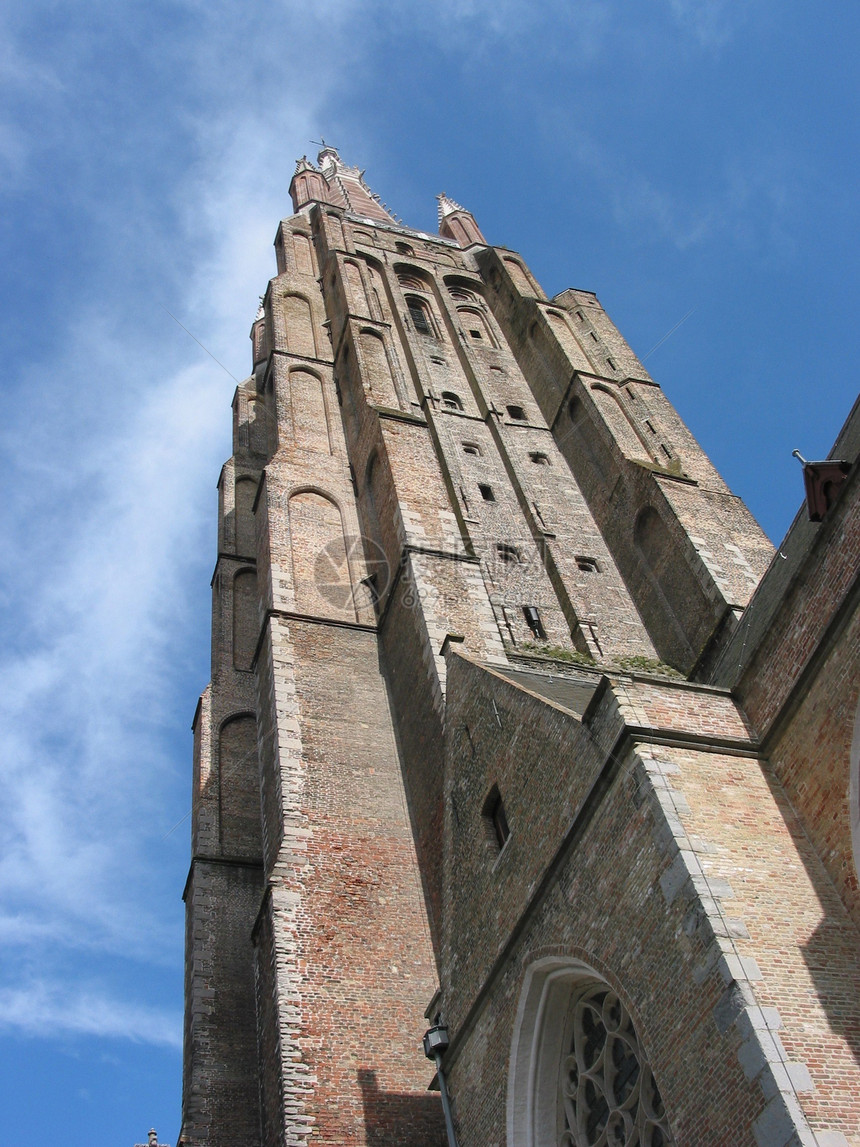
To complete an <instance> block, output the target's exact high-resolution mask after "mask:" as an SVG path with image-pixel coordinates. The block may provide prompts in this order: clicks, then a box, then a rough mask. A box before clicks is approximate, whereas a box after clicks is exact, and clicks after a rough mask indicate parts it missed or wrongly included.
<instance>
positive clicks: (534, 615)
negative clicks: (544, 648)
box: [523, 605, 546, 641]
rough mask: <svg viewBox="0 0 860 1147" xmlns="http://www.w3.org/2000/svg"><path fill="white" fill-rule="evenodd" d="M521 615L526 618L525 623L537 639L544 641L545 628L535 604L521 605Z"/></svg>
mask: <svg viewBox="0 0 860 1147" xmlns="http://www.w3.org/2000/svg"><path fill="white" fill-rule="evenodd" d="M523 617H524V618H525V619H526V625H527V626H528V627H529V629H530V630H531V631H532V633H533V634H534V635H535V637H536V638H537V639H538V641H546V630H545V629H544V627H543V622H542V621H541V617H540V610H539V609H538V608H537V606H535V605H524V606H523Z"/></svg>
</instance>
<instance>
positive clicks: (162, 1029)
mask: <svg viewBox="0 0 860 1147" xmlns="http://www.w3.org/2000/svg"><path fill="white" fill-rule="evenodd" d="M3 1028H6V1029H11V1030H14V1031H18V1032H20V1033H21V1034H23V1035H28V1036H50V1037H51V1038H53V1039H56V1038H57V1037H62V1036H68V1035H86V1036H98V1037H101V1038H108V1039H127V1040H132V1041H133V1042H135V1043H150V1044H158V1045H163V1046H165V1047H169V1048H174V1049H176V1050H179V1049H180V1048H181V1047H182V1026H181V1020H180V1017H179V1016H178V1015H175V1014H173V1013H171V1012H168V1011H165V1010H162V1009H159V1008H150V1007H145V1006H141V1005H137V1004H131V1003H129V1002H128V1001H127V1000H124V999H120V998H118V997H115V996H113V997H112V996H109V995H106V994H104V993H103V992H102V991H101V990H100V989H98V988H88V989H87V988H84V989H82V990H78V991H76V992H74V993H73V994H72V995H69V994H68V993H67V991H66V990H65V989H62V988H59V987H57V986H56V985H52V984H49V983H46V982H43V981H37V982H33V983H29V984H27V985H26V986H22V987H17V988H12V989H0V1030H2V1029H3Z"/></svg>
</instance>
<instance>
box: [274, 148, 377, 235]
mask: <svg viewBox="0 0 860 1147" xmlns="http://www.w3.org/2000/svg"><path fill="white" fill-rule="evenodd" d="M317 164H318V166H316V167H315V166H314V165H313V164H312V163H311V162H310V161H309V160H308V157H307V156H306V155H303V156H302V158H301V159H300V160H299V161H298V163H297V164H296V172H295V175H294V176H293V180H292V183H291V184H290V195H291V196H292V199H293V206H294V208H295V210H296V211H298V210H299V209H300V208H302V207H304V206H305V205H306V204H308V203H313V202H317V203H331V204H332V205H333V206H335V207H342V208H344V209H345V210H346V211H349V212H350V213H351V214H353V215H361V216H362V217H363V218H365V219H370V220H375V221H377V222H379V223H397V222H398V221H397V219H395V217H394V216H393V215H392V214H391V212H390V211H389V210H388V208H387V207H386V206H385V204H384V203H382V202H381V201H380V199H379V196H378V195H376V194H374V192H372V191H371V190H370V188H369V187H368V186H367V184H366V183H365V182H364V172H363V171H361V170H360V169H359V168H358V167H350V166H349V165H348V164H346V163H344V162H343V160H342V159H341V158H340V154H339V153H338V150H337V148H336V147H331V146H330V145H329V144H326V143H325V141H323V148H322V150H321V151H320V153H319V154H318V156H317Z"/></svg>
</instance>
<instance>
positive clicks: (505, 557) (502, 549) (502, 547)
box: [496, 542, 520, 562]
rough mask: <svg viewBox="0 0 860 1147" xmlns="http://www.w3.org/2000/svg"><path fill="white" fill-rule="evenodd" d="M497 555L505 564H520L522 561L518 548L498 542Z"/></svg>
mask: <svg viewBox="0 0 860 1147" xmlns="http://www.w3.org/2000/svg"><path fill="white" fill-rule="evenodd" d="M496 553H497V554H498V555H499V557H500V558H501V559H502V561H503V562H518V561H519V560H520V551H519V550H518V549H517V547H516V546H511V545H508V543H507V542H497V544H496Z"/></svg>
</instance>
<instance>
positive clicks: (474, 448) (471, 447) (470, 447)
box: [463, 442, 483, 458]
mask: <svg viewBox="0 0 860 1147" xmlns="http://www.w3.org/2000/svg"><path fill="white" fill-rule="evenodd" d="M463 453H464V454H474V455H476V456H477V457H478V458H480V457H481V454H482V453H483V451H482V450H481V447H480V446H479V445H478V443H477V442H464V443H463Z"/></svg>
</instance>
